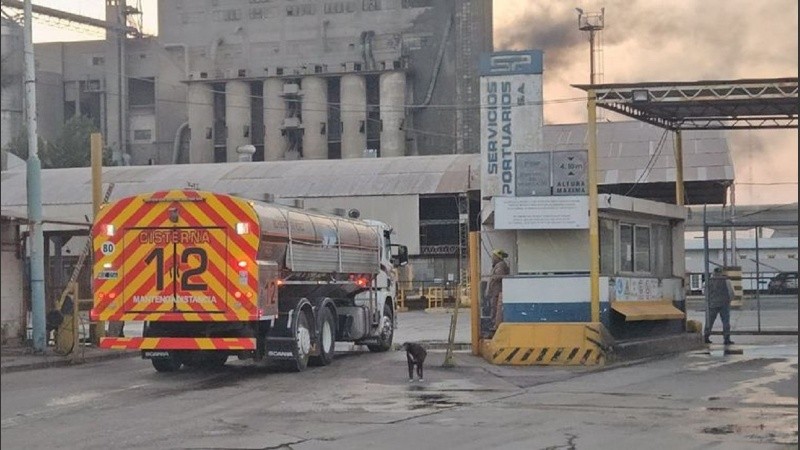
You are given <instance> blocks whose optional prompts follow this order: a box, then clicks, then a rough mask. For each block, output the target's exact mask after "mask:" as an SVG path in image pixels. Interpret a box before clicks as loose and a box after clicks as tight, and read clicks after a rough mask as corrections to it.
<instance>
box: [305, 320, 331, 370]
mask: <svg viewBox="0 0 800 450" xmlns="http://www.w3.org/2000/svg"><path fill="white" fill-rule="evenodd" d="M321 314H322V320H320V330H319V355H317V356H312V357H311V358H310V359H309V362H310V363H311V365H312V366H327V365H328V364H330V363H331V362H333V354H334V352H335V349H336V321H335V320H333V313H331V310H330V309H328V308H322V312H321Z"/></svg>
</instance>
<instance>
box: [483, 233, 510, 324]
mask: <svg viewBox="0 0 800 450" xmlns="http://www.w3.org/2000/svg"><path fill="white" fill-rule="evenodd" d="M506 258H508V253H506V252H505V251H504V250H500V249H496V250H494V251H492V273H491V274H490V275H491V276H490V278H489V283H488V284H487V285H486V298H487V299H488V300H489V305H491V308H492V327H493V328H494V329H495V330H496V329H497V327H498V326H500V322H502V321H503V278H504V277H505V276H506V275H508V274H509V272H510V271H509V269H508V264H507V263H506Z"/></svg>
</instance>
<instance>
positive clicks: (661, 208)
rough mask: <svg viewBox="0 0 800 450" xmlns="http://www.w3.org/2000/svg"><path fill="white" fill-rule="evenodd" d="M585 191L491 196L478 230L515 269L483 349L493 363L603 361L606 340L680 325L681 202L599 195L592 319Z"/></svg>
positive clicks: (682, 307) (682, 296) (676, 330)
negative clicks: (489, 226)
mask: <svg viewBox="0 0 800 450" xmlns="http://www.w3.org/2000/svg"><path fill="white" fill-rule="evenodd" d="M586 199H587V197H580V196H573V197H515V198H495V205H496V207H495V210H494V223H493V225H494V230H493V231H491V232H485V233H484V234H485V235H487V236H488V238H489V240H490V241H493V242H496V243H500V242H502V243H503V245H505V246H506V247H507V248H509V249H510V251H509V253H510V256H509V260H510V262H511V264H510V265H511V266H512V268H513V269H512V274H511V276H509V277H506V278H505V279H504V280H503V323H502V324H501V325H500V326H499V328H498V329H497V331H496V332H495V334H494V336H493V337H492V338H491V339H489V340H485V341H484V344H483V348H482V354H483V355H484V357H486V358H487V359H489V360H490V361H491V362H493V363H496V364H521V365H525V364H567V365H571V364H576V365H577V364H582V365H587V364H602V363H603V362H604V359H605V357H606V353H607V350H608V348H607V347H608V345H609V344H610V342H612V341H616V340H626V339H636V338H645V337H646V338H653V337H657V336H661V335H663V336H666V335H672V334H680V333H684V332H685V331H686V313H685V311H686V296H685V289H684V286H683V285H684V276H683V274H684V251H683V240H684V236H683V234H684V233H683V230H684V226H683V223H684V220H685V218H686V210H685V208H684V207H682V206H676V205H670V204H665V203H659V202H654V201H649V200H643V199H638V198H633V197H625V196H620V195H614V194H602V195H600V196H599V197H598V210H599V214H598V217H599V236H600V277H599V289H600V292H599V294H600V295H599V297H600V314H599V317H600V321H599V323H598V322H592V317H591V304H590V298H591V295H590V278H589V269H590V268H589V259H588V258H587V248H588V246H589V232H588V229H587V228H588V225H587V224H586V223H585V222H586V219H585V218H582V217H581V214H580V211H583V212H584V214H583V215H584V216H585V211H586V210H587V208H586V206H584V205H586V201H587V200H586ZM570 211H578V213H577V214H576V213H574V212H570ZM559 220H560V221H561V222H559ZM484 253H485V252H484ZM487 265H488V266H491V263H489V262H488V261H484V262H483V266H484V267H487Z"/></svg>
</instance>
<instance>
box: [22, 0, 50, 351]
mask: <svg viewBox="0 0 800 450" xmlns="http://www.w3.org/2000/svg"><path fill="white" fill-rule="evenodd" d="M31 9H32V7H31V0H25V7H24V15H25V30H24V31H25V34H24V43H23V45H24V50H23V52H24V54H25V117H26V122H27V127H28V162H27V165H26V168H27V190H28V226H29V227H30V236H31V257H30V261H31V262H30V264H31V272H30V273H31V321H32V322H33V349H34V351H36V352H44V350H45V348H46V347H47V330H46V327H45V325H46V324H45V304H44V234H43V233H42V185H41V172H42V162H41V160H40V159H39V149H38V138H37V135H36V133H37V130H36V66H35V62H34V59H33V33H32V28H31V27H32V22H33V20H32V16H33V12H32V10H31Z"/></svg>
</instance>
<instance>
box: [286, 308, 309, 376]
mask: <svg viewBox="0 0 800 450" xmlns="http://www.w3.org/2000/svg"><path fill="white" fill-rule="evenodd" d="M310 323H311V321H310V320H309V318H308V313H307V312H306V311H303V310H300V311H299V312H298V314H297V322H295V327H294V333H293V335H294V361H293V364H292V365H291V368H292V369H293V370H294V371H295V372H302V371H304V370H306V367H308V358H309V353H310V352H311V326H310V325H309V324H310Z"/></svg>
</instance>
